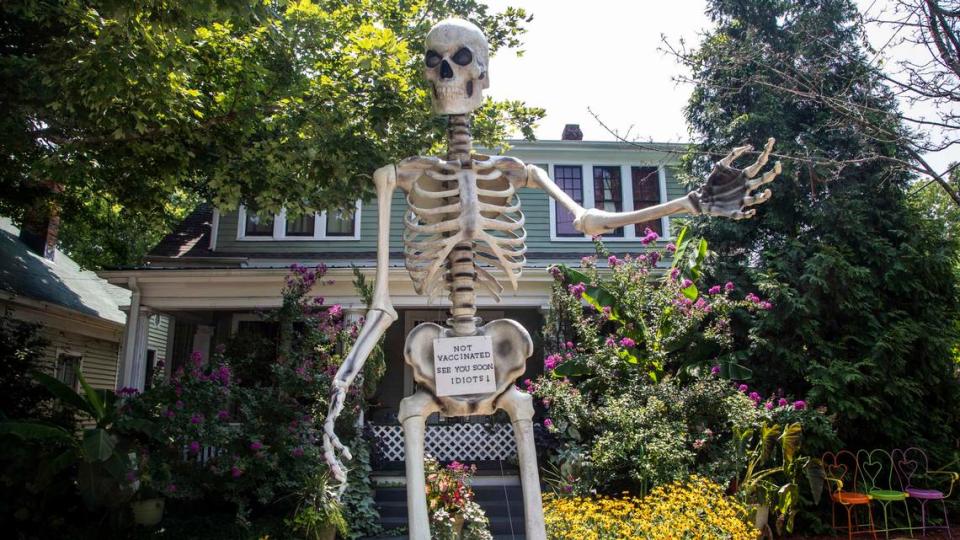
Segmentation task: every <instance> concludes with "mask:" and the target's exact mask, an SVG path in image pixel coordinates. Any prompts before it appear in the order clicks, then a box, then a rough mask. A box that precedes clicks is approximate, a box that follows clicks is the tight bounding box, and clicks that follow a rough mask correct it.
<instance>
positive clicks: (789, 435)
mask: <svg viewBox="0 0 960 540" xmlns="http://www.w3.org/2000/svg"><path fill="white" fill-rule="evenodd" d="M802 438H803V426H801V425H800V423H799V422H794V423H792V424H787V426H786V427H785V428H784V429H783V435H781V436H780V447H781V448H782V449H783V459H784V461H786V462H787V463H788V464H789V463H790V462H792V461H793V458H794V457H795V456H796V455H797V453H798V452H799V451H800V443H801V440H802Z"/></svg>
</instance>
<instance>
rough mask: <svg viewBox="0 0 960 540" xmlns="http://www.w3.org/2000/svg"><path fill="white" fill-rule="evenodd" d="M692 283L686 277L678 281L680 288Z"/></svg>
mask: <svg viewBox="0 0 960 540" xmlns="http://www.w3.org/2000/svg"><path fill="white" fill-rule="evenodd" d="M691 285H693V282H692V281H690V280H689V279H687V278H683V281H681V282H680V288H681V289H686V288H687V287H689V286H691Z"/></svg>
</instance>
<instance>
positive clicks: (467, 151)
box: [447, 114, 477, 335]
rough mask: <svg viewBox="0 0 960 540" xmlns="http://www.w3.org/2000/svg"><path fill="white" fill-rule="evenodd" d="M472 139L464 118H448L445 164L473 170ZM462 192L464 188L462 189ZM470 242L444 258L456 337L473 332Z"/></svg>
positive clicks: (473, 275) (474, 277)
mask: <svg viewBox="0 0 960 540" xmlns="http://www.w3.org/2000/svg"><path fill="white" fill-rule="evenodd" d="M472 153H473V137H472V135H471V134H470V120H469V118H468V117H467V115H464V114H458V115H452V116H449V117H448V123H447V161H459V162H460V168H461V169H470V168H472V167H473V159H472V157H471V154H472ZM461 189H463V187H461ZM474 265H475V260H474V252H473V241H466V242H460V243H459V244H457V245H456V246H454V248H453V250H452V251H450V254H449V255H448V256H447V281H448V284H449V290H450V302H451V304H453V305H452V306H451V307H450V316H451V317H452V326H453V329H454V331H455V332H456V333H457V334H459V335H473V334H474V333H475V332H476V328H477V326H476V319H475V317H476V314H477V305H476V300H477V294H476V291H475V289H474V285H475V283H476V281H477V270H476V268H475V267H474Z"/></svg>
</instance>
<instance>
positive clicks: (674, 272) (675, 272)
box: [670, 268, 680, 280]
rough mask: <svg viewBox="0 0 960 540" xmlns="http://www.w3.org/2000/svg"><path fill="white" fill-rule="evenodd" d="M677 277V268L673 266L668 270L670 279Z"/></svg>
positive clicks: (678, 275)
mask: <svg viewBox="0 0 960 540" xmlns="http://www.w3.org/2000/svg"><path fill="white" fill-rule="evenodd" d="M678 277H680V269H679V268H674V269H673V270H670V279H673V280H676V279H677V278H678Z"/></svg>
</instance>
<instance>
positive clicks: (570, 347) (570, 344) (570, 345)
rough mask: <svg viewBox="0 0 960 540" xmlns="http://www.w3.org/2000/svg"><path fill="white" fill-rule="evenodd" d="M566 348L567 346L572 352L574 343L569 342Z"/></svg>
mask: <svg viewBox="0 0 960 540" xmlns="http://www.w3.org/2000/svg"><path fill="white" fill-rule="evenodd" d="M566 346H567V348H568V349H570V350H571V351H572V350H573V342H572V341H568V342H567V343H566Z"/></svg>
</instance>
